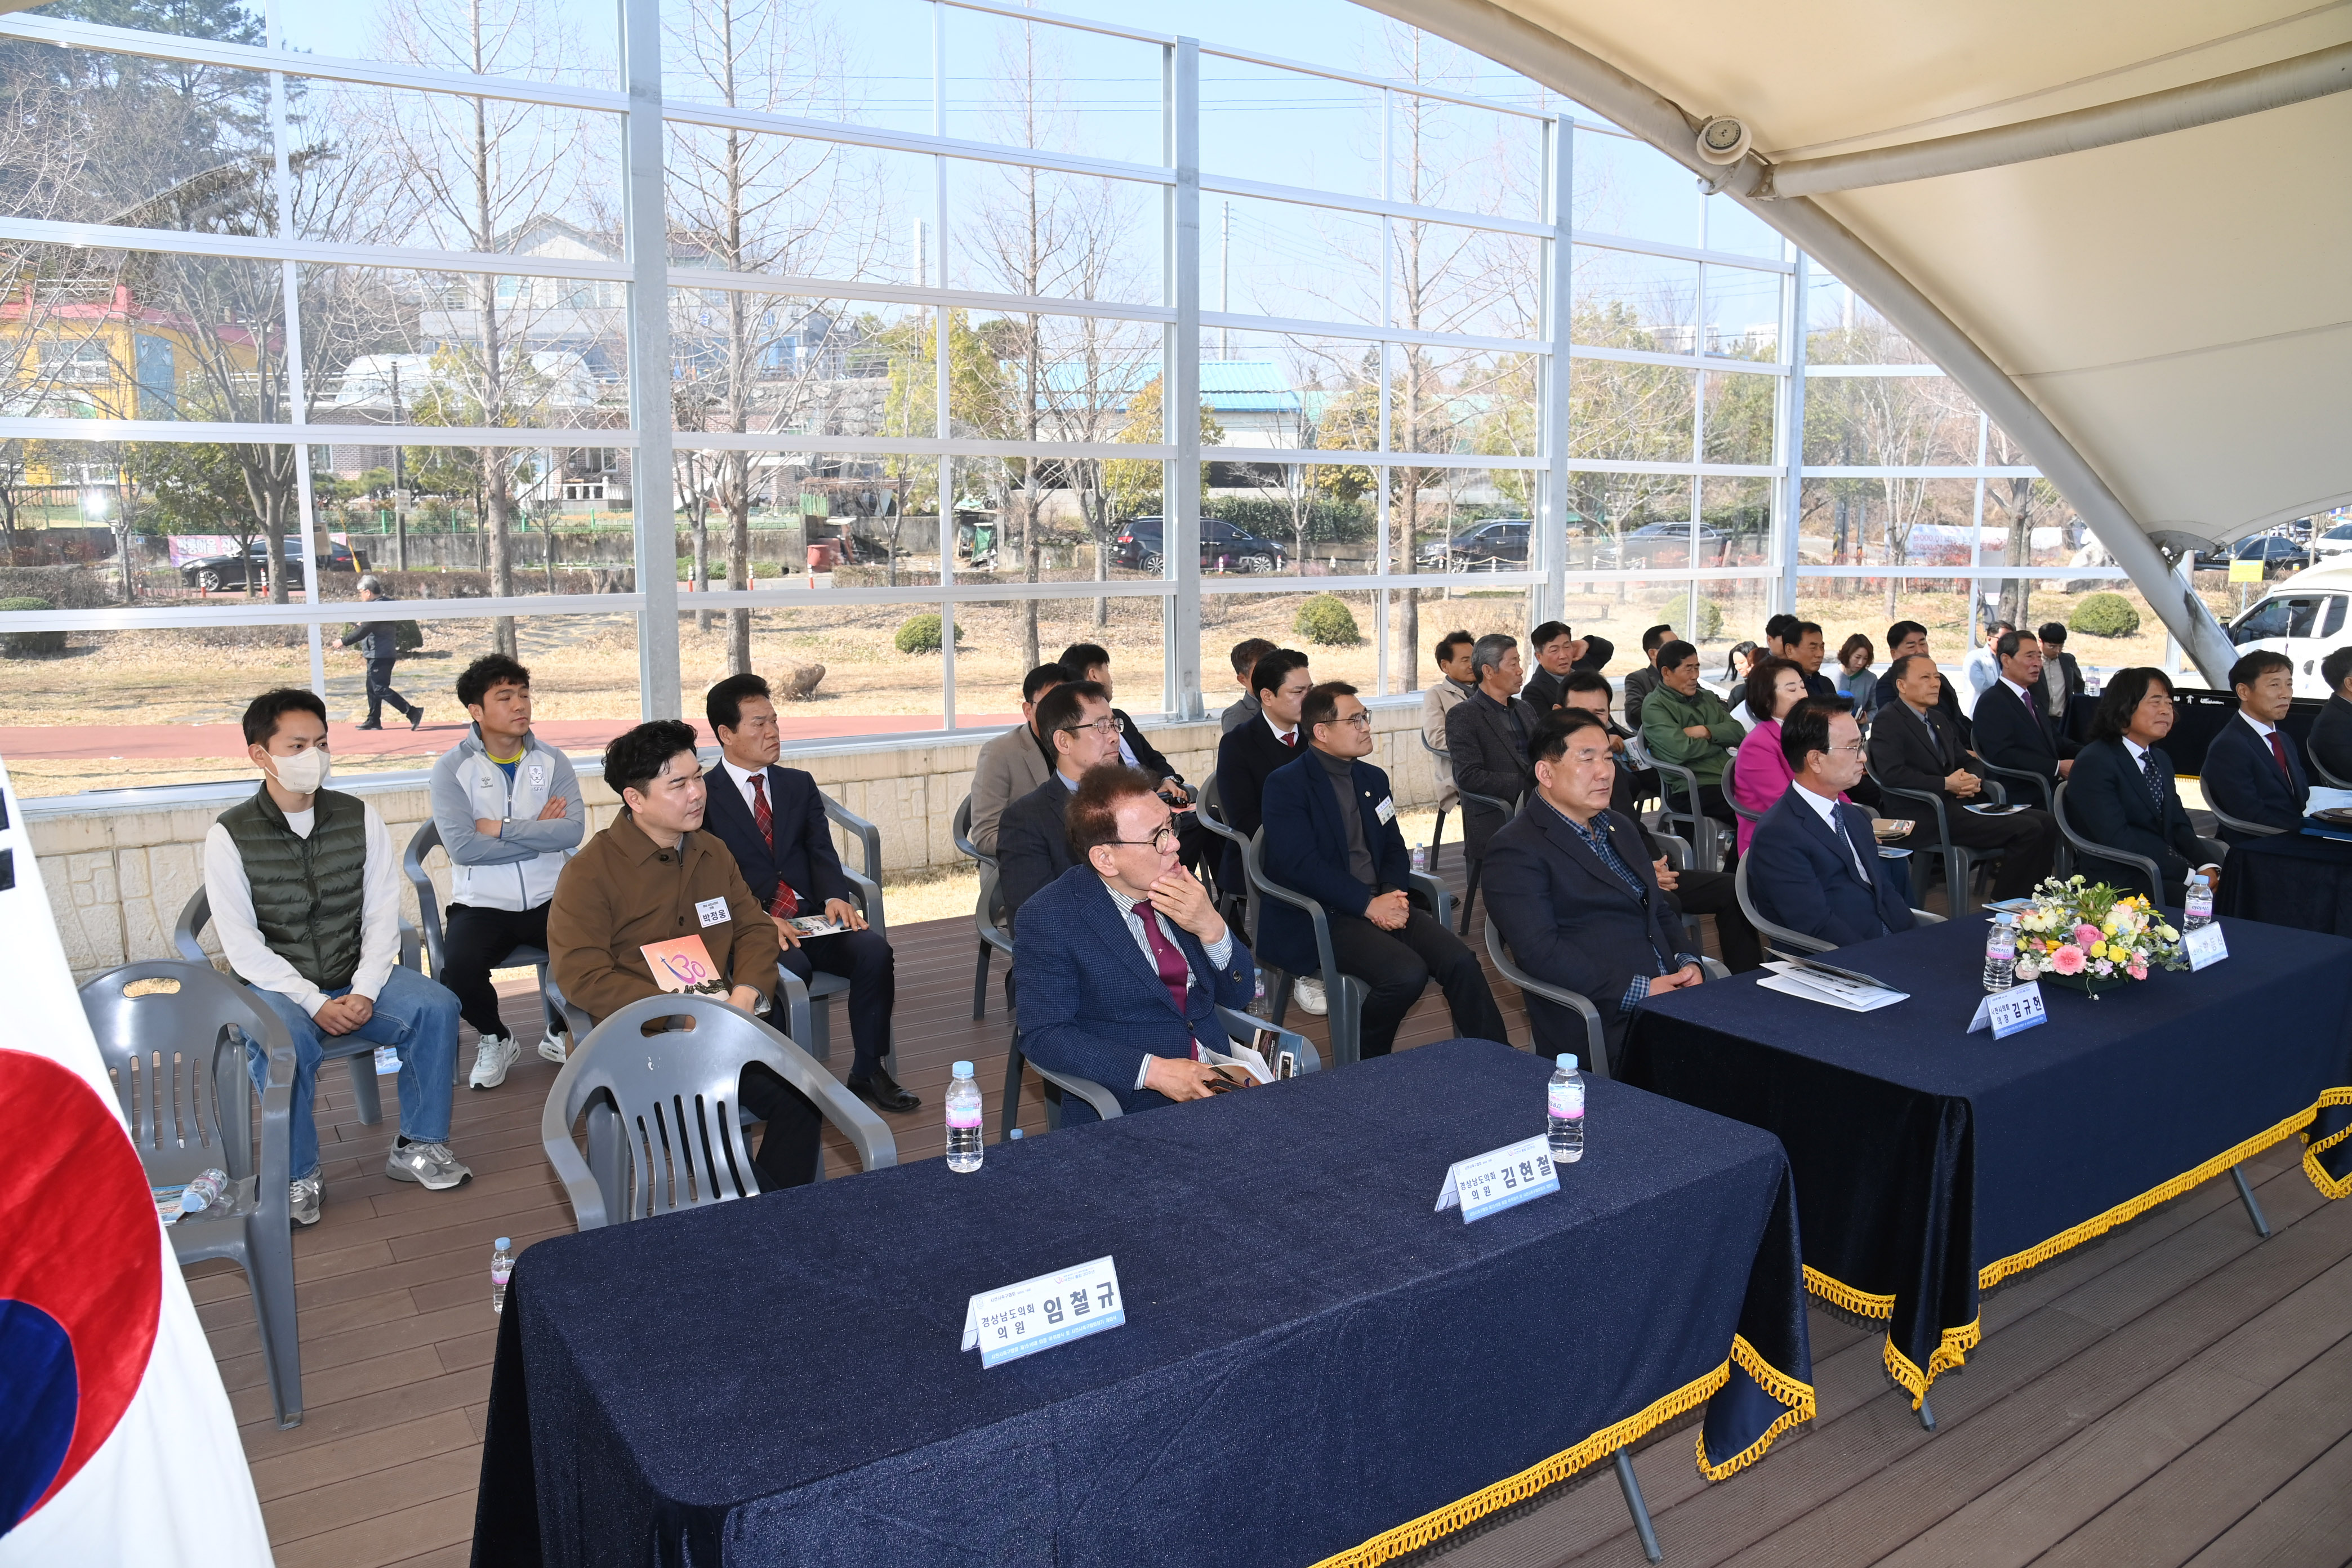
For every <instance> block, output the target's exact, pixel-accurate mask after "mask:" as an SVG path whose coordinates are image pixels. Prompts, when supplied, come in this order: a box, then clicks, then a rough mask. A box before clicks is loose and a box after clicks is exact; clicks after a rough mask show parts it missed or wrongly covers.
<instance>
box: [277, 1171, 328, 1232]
mask: <svg viewBox="0 0 2352 1568" xmlns="http://www.w3.org/2000/svg"><path fill="white" fill-rule="evenodd" d="M287 1190H288V1196H289V1205H288V1206H289V1217H290V1218H291V1219H292V1220H293V1222H294V1223H295V1224H296V1225H316V1224H318V1223H319V1205H320V1203H321V1202H323V1201H324V1200H325V1198H326V1195H327V1183H326V1178H325V1177H323V1176H321V1175H320V1173H318V1172H316V1171H313V1172H311V1173H310V1174H309V1175H307V1176H298V1177H296V1178H295V1179H294V1180H293V1181H291V1182H289V1183H288V1184H287Z"/></svg>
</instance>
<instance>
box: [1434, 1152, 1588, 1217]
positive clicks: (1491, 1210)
mask: <svg viewBox="0 0 2352 1568" xmlns="http://www.w3.org/2000/svg"><path fill="white" fill-rule="evenodd" d="M1558 1191H1559V1172H1558V1171H1556V1170H1554V1169H1553V1168H1552V1163H1551V1138H1550V1136H1549V1134H1548V1133H1543V1132H1538V1133H1537V1134H1536V1135H1535V1136H1534V1137H1532V1138H1522V1139H1520V1140H1519V1141H1518V1142H1516V1143H1506V1144H1504V1145H1503V1146H1502V1147H1501V1148H1499V1149H1489V1150H1488V1151H1486V1152H1485V1153H1484V1154H1478V1155H1474V1156H1472V1157H1471V1158H1470V1159H1467V1160H1456V1161H1454V1163H1453V1164H1452V1165H1451V1166H1450V1167H1448V1169H1447V1170H1446V1173H1445V1185H1444V1187H1443V1188H1442V1189H1440V1191H1439V1192H1438V1194H1437V1209H1436V1211H1435V1212H1437V1213H1441V1214H1442V1213H1444V1211H1445V1210H1447V1209H1450V1208H1453V1207H1454V1206H1455V1205H1460V1207H1461V1209H1462V1223H1463V1224H1464V1225H1468V1224H1470V1223H1471V1222H1472V1221H1473V1220H1481V1219H1485V1218H1486V1216H1487V1215H1490V1214H1500V1213H1502V1212H1503V1211H1504V1210H1505V1209H1507V1208H1515V1207H1517V1205H1520V1204H1523V1203H1526V1202H1527V1201H1528V1199H1529V1198H1539V1197H1542V1196H1543V1195H1544V1194H1546V1193H1556V1192H1558Z"/></svg>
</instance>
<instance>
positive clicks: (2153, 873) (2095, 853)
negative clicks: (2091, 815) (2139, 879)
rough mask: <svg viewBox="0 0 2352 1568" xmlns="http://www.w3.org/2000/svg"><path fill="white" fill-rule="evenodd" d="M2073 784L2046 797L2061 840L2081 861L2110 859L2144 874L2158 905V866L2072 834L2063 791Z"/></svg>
mask: <svg viewBox="0 0 2352 1568" xmlns="http://www.w3.org/2000/svg"><path fill="white" fill-rule="evenodd" d="M2073 783H2074V781H2073V780H2072V779H2068V780H2065V781H2063V782H2062V783H2061V784H2059V785H2058V790H2057V793H2056V794H2054V795H2052V796H2051V797H2050V815H2051V816H2054V817H2056V818H2057V819H2058V831H2059V833H2060V834H2061V835H2063V837H2064V838H2065V840H2066V842H2067V843H2069V844H2071V845H2073V846H2074V853H2075V854H2076V855H2078V856H2080V857H2082V858H2084V859H2086V860H2111V861H2115V862H2116V863H2118V864H2121V865H2125V866H2136V867H2137V868H2139V869H2141V870H2142V871H2145V872H2146V873H2147V885H2148V887H2149V888H2150V889H2153V895H2152V896H2153V897H2154V898H2155V899H2156V901H2157V902H2158V903H2162V902H2163V901H2164V890H2165V889H2164V868H2162V867H2160V866H2158V864H2157V863H2156V862H2155V861H2153V860H2151V859H2149V858H2147V856H2145V855H2136V854H2134V853H2132V851H2130V850H2128V849H2119V848H2117V847H2115V846H2114V845H2112V844H2096V843H2094V842H2092V841H2091V840H2090V839H2088V838H2085V837H2083V836H2082V835H2081V834H2080V833H2077V832H2075V831H2074V823H2072V822H2070V821H2069V820H2067V816H2066V789H2067V786H2068V785H2069V784H2073Z"/></svg>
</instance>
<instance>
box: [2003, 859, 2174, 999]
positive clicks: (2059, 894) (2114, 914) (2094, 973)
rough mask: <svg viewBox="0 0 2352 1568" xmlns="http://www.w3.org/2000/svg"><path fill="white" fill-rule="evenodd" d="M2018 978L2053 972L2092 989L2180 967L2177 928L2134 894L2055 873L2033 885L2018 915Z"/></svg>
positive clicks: (2063, 979) (2066, 981)
mask: <svg viewBox="0 0 2352 1568" xmlns="http://www.w3.org/2000/svg"><path fill="white" fill-rule="evenodd" d="M2017 927H2018V931H2017V978H2018V979H2020V980H2021V981H2022V980H2036V979H2041V978H2044V977H2049V978H2053V979H2056V980H2058V981H2059V982H2061V983H2062V984H2073V985H2075V986H2077V987H2079V988H2080V989H2082V990H2084V991H2088V992H2090V993H2091V994H2093V995H2096V994H2098V993H2099V992H2100V991H2101V990H2102V989H2104V988H2105V986H2104V985H2103V984H2101V983H2102V982H2105V983H2108V984H2115V985H2120V984H2123V983H2124V982H2125V981H2126V980H2127V979H2128V980H2145V979H2147V976H2148V972H2149V971H2150V970H2151V969H2156V968H2159V967H2160V968H2164V969H2186V968H2188V967H2189V960H2188V957H2187V956H2186V955H2185V954H2184V953H2183V952H2181V948H2180V933H2179V931H2175V930H2173V928H2172V927H2171V926H2169V925H2168V924H2166V923H2165V920H2164V911H2163V910H2159V909H2158V908H2157V907H2156V906H2155V904H2153V903H2152V902H2150V901H2149V900H2147V899H2145V898H2141V897H2139V896H2138V895H2137V894H2130V893H2124V892H2120V891H2118V890H2117V889H2114V888H2112V887H2109V886H2108V885H2107V884H2106V883H2105V882H2085V881H2084V879H2082V878H2080V877H2073V878H2069V879H2067V880H2065V881H2063V882H2062V881H2060V880H2059V879H2057V878H2055V877H2053V878H2051V879H2049V880H2047V881H2045V882H2043V883H2042V885H2041V886H2040V887H2038V888H2036V889H2033V907H2032V909H2030V910H2024V911H2022V912H2021V914H2020V915H2019V916H2018V921H2017Z"/></svg>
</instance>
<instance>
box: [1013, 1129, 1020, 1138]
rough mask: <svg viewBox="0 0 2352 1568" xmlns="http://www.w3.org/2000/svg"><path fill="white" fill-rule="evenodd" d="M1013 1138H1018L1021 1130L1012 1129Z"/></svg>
mask: <svg viewBox="0 0 2352 1568" xmlns="http://www.w3.org/2000/svg"><path fill="white" fill-rule="evenodd" d="M1013 1136H1014V1137H1015V1138H1018V1137H1020V1136H1021V1129H1019V1128H1018V1127H1016V1128H1014V1129H1013Z"/></svg>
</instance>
